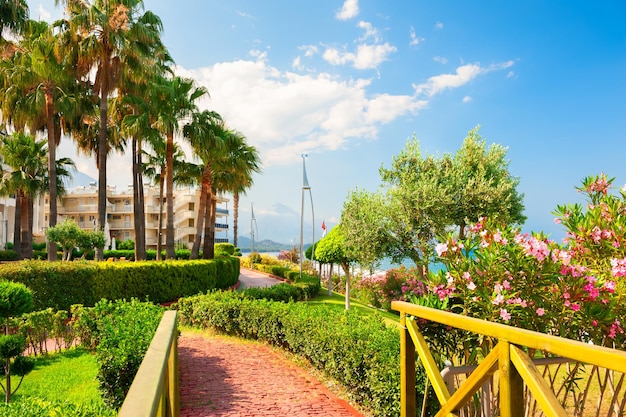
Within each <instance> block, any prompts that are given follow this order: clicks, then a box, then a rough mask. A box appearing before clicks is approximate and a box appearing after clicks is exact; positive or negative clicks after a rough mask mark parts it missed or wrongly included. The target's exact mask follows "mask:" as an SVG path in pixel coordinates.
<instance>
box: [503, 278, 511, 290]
mask: <svg viewBox="0 0 626 417" xmlns="http://www.w3.org/2000/svg"><path fill="white" fill-rule="evenodd" d="M502 288H504V289H505V290H510V289H511V283H510V282H509V281H508V280H506V279H505V280H504V281H502Z"/></svg>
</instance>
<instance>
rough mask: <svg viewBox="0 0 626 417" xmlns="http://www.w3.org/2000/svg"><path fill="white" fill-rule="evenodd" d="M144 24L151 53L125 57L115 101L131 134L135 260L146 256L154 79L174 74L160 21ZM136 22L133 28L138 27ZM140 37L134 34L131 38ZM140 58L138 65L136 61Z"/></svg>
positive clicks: (144, 18)
mask: <svg viewBox="0 0 626 417" xmlns="http://www.w3.org/2000/svg"><path fill="white" fill-rule="evenodd" d="M141 20H142V22H143V26H142V27H145V28H148V29H150V30H152V32H153V33H152V35H151V36H150V37H151V38H152V39H153V40H154V42H153V43H152V44H149V45H146V46H148V47H149V50H150V52H149V53H148V54H147V55H146V54H143V55H141V56H133V55H130V56H125V57H124V59H125V61H129V62H125V64H124V65H123V68H124V71H123V72H122V79H121V82H120V88H119V95H118V97H117V100H116V101H115V107H116V109H114V112H113V113H114V114H117V115H118V118H119V119H120V124H121V126H122V132H123V134H124V135H125V136H128V137H130V140H131V150H132V172H133V214H134V219H135V221H134V228H135V260H138V261H140V260H145V259H146V218H145V208H144V207H145V205H144V190H143V167H142V165H143V161H142V156H143V149H142V148H143V141H144V140H146V139H147V140H148V141H154V140H158V138H157V137H158V135H159V133H158V131H157V130H156V129H155V128H154V127H153V126H152V123H153V122H154V119H155V114H156V109H155V106H154V105H153V103H152V100H151V98H152V94H153V92H154V89H153V88H152V86H153V84H152V81H153V80H154V78H155V77H157V76H163V75H164V74H166V73H171V68H169V66H168V64H169V63H172V62H173V60H172V58H171V57H170V55H169V53H168V51H167V49H166V48H165V46H164V45H163V44H162V43H161V40H160V32H161V30H162V23H161V20H160V19H159V18H158V17H157V16H155V15H152V14H151V13H149V12H146V13H145V14H144V15H143V16H142V18H141ZM137 27H138V25H135V26H134V28H137ZM134 38H137V37H136V36H131V39H134ZM137 60H138V61H139V62H140V63H141V65H137V64H136V62H134V61H137Z"/></svg>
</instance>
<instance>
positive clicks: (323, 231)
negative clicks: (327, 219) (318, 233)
mask: <svg viewBox="0 0 626 417" xmlns="http://www.w3.org/2000/svg"><path fill="white" fill-rule="evenodd" d="M324 236H326V223H324V220H322V237H324Z"/></svg>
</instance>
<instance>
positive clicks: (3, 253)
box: [0, 249, 19, 261]
mask: <svg viewBox="0 0 626 417" xmlns="http://www.w3.org/2000/svg"><path fill="white" fill-rule="evenodd" d="M18 257H19V256H18V254H17V252H15V251H14V250H11V249H7V250H0V261H17V259H18Z"/></svg>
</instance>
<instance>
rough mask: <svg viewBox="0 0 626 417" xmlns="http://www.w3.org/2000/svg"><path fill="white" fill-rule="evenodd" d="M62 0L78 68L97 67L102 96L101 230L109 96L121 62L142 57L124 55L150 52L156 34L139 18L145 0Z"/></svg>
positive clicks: (96, 86) (85, 73) (98, 89)
mask: <svg viewBox="0 0 626 417" xmlns="http://www.w3.org/2000/svg"><path fill="white" fill-rule="evenodd" d="M55 1H56V2H57V3H58V2H59V0H55ZM62 2H63V3H64V4H65V6H66V8H67V15H68V17H69V20H68V25H67V29H68V30H67V31H66V33H67V34H69V35H70V36H71V37H72V42H71V44H72V45H73V46H74V51H75V54H76V56H77V57H78V61H77V62H78V65H77V67H78V68H79V69H81V70H82V76H83V77H85V78H89V77H90V73H91V71H92V69H94V70H95V79H94V89H95V92H96V93H97V94H98V95H99V99H100V104H99V110H100V115H99V123H100V128H99V130H98V147H97V151H98V162H99V169H98V228H99V230H101V231H102V230H104V224H105V222H106V191H107V190H106V182H107V172H106V165H107V164H106V161H107V131H108V129H107V127H108V118H107V117H108V98H109V97H110V96H111V95H112V94H113V93H114V92H115V91H116V89H117V87H118V83H119V80H120V77H121V73H122V65H130V64H131V63H137V65H140V62H141V60H140V59H136V60H132V61H128V60H125V59H124V57H129V56H133V57H141V56H145V55H146V54H147V53H149V52H150V48H148V47H146V46H147V45H152V44H154V43H155V42H156V39H155V35H156V34H155V32H154V31H153V30H151V29H149V28H147V27H145V21H144V20H142V18H138V17H137V16H138V14H139V11H140V10H141V9H142V8H143V1H142V0H93V1H92V2H89V1H88V0H83V1H73V0H63V1H62ZM96 258H97V259H98V260H101V259H102V250H101V249H97V250H96Z"/></svg>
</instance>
